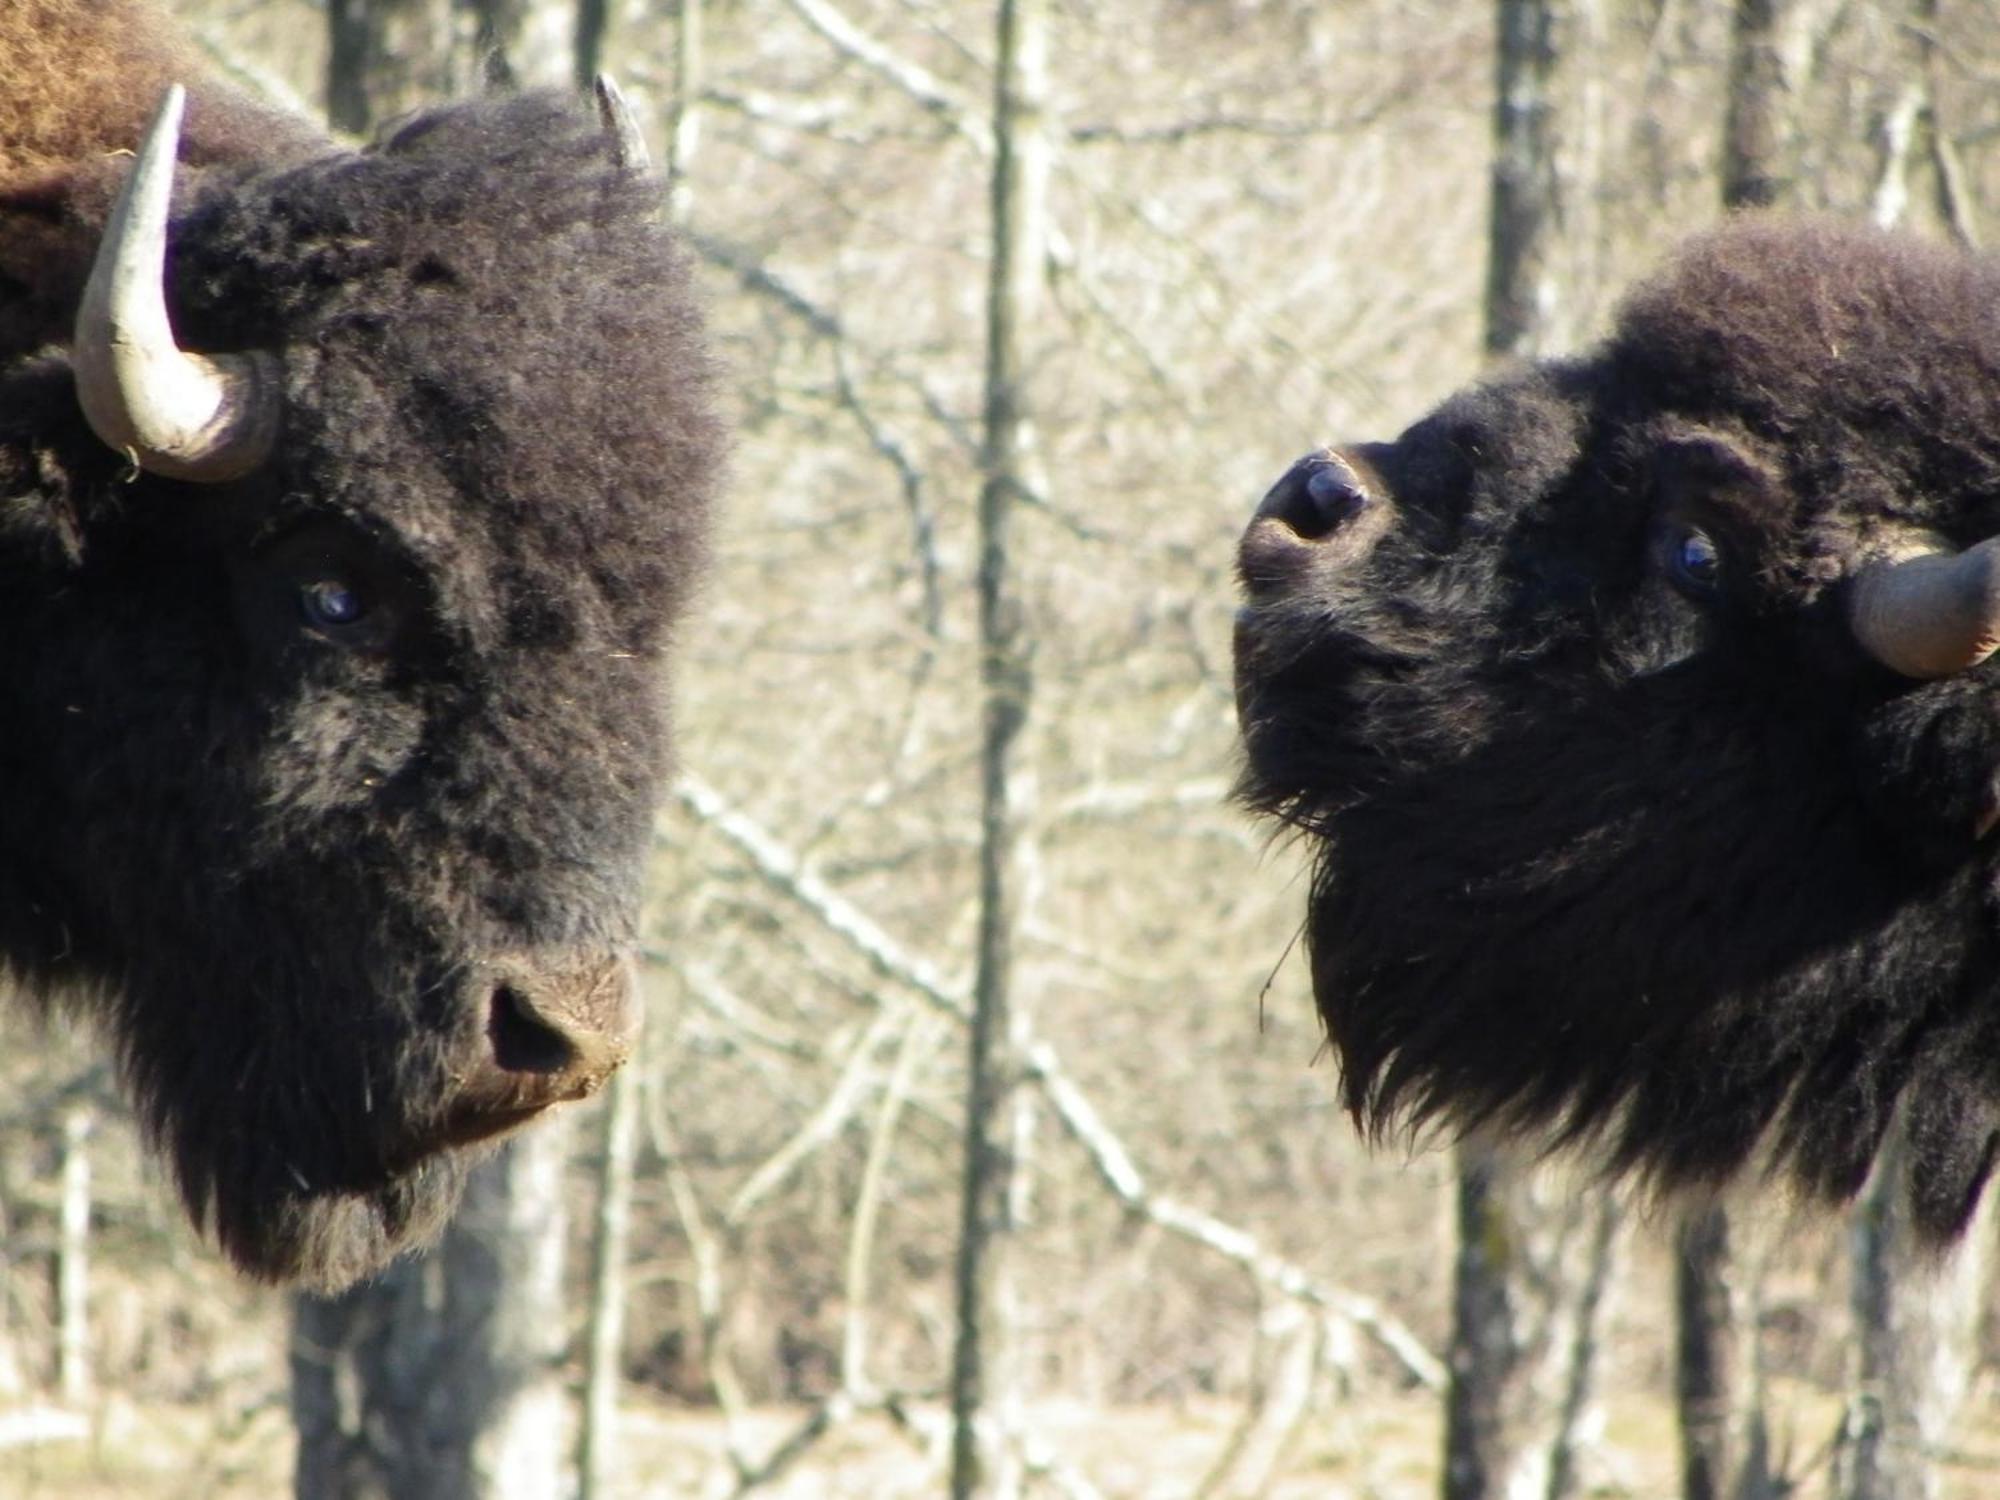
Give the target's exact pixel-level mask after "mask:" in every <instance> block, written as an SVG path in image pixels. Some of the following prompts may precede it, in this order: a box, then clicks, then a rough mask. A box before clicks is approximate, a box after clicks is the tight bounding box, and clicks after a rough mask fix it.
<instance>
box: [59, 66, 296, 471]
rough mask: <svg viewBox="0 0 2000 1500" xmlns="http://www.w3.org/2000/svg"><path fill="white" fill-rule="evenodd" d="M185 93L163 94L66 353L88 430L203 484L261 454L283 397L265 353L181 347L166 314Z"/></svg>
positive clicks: (251, 464) (149, 466)
mask: <svg viewBox="0 0 2000 1500" xmlns="http://www.w3.org/2000/svg"><path fill="white" fill-rule="evenodd" d="M186 100H187V95H186V93H185V91H184V90H183V89H182V88H181V87H180V85H178V84H176V85H174V86H173V87H172V88H169V89H168V90H167V94H166V98H165V99H163V100H162V101H161V102H160V108H159V112H158V113H157V114H155V115H154V116H153V123H152V125H151V126H150V127H149V128H148V130H147V132H146V139H145V141H144V143H143V144H142V145H141V146H140V148H139V154H138V159H137V160H136V161H134V162H133V164H132V172H131V175H130V176H129V177H127V178H126V179H125V186H124V189H123V190H122V191H121V192H120V193H119V195H118V201H117V203H116V204H115V205H114V206H113V208H112V210H111V218H110V221H109V222H108V223H107V224H106V225H105V227H104V238H103V239H102V241H100V242H99V244H98V247H97V260H96V262H95V264H93V265H92V266H91V270H90V282H89V284H88V285H87V286H86V287H85V288H84V293H83V304H82V306H80V307H79V308H78V309H77V314H76V341H75V347H74V349H73V350H72V351H71V359H72V363H73V365H74V369H75V374H76V393H77V400H78V401H79V402H80V403H81V404H82V406H83V414H84V416H85V417H86V418H87V419H88V420H89V422H90V427H91V431H93V432H95V433H96V434H97V435H98V436H99V437H100V438H102V439H103V440H104V441H105V442H106V443H108V444H110V445H111V446H112V447H113V448H116V449H118V450H119V451H120V452H121V453H128V454H130V455H131V456H132V458H133V460H134V462H136V463H137V464H138V465H139V467H140V468H142V469H144V470H146V471H147V472H148V473H151V474H163V475H167V476H168V477H170V478H174V479H189V480H196V481H200V482H204V483H212V482H216V481H220V480H224V479H235V478H237V477H239V476H240V475H243V474H247V473H249V472H250V471H251V470H252V469H255V468H256V467H257V466H258V465H259V464H261V463H263V462H264V460H265V459H266V458H267V457H269V456H270V452H271V449H272V446H273V445H274V444H275V443H276V441H277V436H278V419H279V416H280V413H281V411H282V406H283V401H282V394H281V390H280V385H279V371H278V364H277V361H276V360H275V359H274V358H273V357H272V356H270V355H268V354H263V353H250V354H216V355H207V354H190V353H188V352H186V351H184V350H183V349H181V348H180V347H179V346H178V345H177V344H175V342H174V332H173V327H172V325H171V324H169V322H168V321H167V298H166V284H165V278H166V262H167V208H168V203H169V200H170V199H171V197H172V195H173V185H174V157H175V154H176V152H177V150H178V148H179V145H180V129H181V113H182V111H183V109H184V108H185V106H186Z"/></svg>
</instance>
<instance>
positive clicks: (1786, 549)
mask: <svg viewBox="0 0 2000 1500" xmlns="http://www.w3.org/2000/svg"><path fill="white" fill-rule="evenodd" d="M1995 536H2000V267H1996V266H1994V265H1993V264H1991V263H1990V262H1985V261H1981V260H1976V259H1972V258H1969V257H1965V256H1961V255H1958V254H1955V253H1952V252H1950V251H1947V250H1943V249H1936V248H1929V247H1925V246H1922V245H1919V244H1914V243H1911V242H1908V241H1905V240H1899V239H1895V238H1891V237H1889V236H1886V235H1881V234H1876V233H1872V232H1869V231H1865V230H1860V229H1842V228H1838V227H1833V226H1830V225H1825V224H1784V223H1778V222H1755V221H1746V222H1742V223H1738V224H1736V225H1734V226H1731V227H1729V228H1725V229H1723V230H1721V231H1719V232H1717V233H1715V234H1712V235H1710V236H1709V237H1707V238H1705V239H1702V240H1699V241H1697V242H1696V243H1694V244H1693V245H1692V246H1691V247H1690V248H1689V249H1687V250H1686V251H1685V252H1684V253H1683V254H1682V255H1681V256H1680V257H1679V258H1678V259H1677V260H1676V261H1675V262H1674V263H1673V264H1672V265H1671V266H1670V267H1669V269H1668V270H1667V271H1666V272H1665V273H1664V274H1663V275H1661V276H1660V277H1659V278H1658V279H1656V280H1655V281H1654V282H1653V283H1652V284H1650V285H1648V286H1646V287H1644V288H1642V289H1641V290H1640V291H1638V292H1637V293H1636V294H1635V295H1634V296H1633V297H1631V298H1630V299H1629V301H1628V302H1627V303H1626V305H1625V307H1624V309H1623V311H1622V314H1621V316H1620V318H1619V320H1618V323H1617V326H1616V330H1615V332H1614V333H1613V335H1612V336H1611V338H1610V339H1609V341H1608V342H1606V343H1605V344H1604V345H1603V346H1602V347H1600V348H1598V349H1597V350H1595V351H1594V352H1591V353H1589V354H1587V355H1585V356H1584V357H1582V358H1579V359H1575V360H1570V361H1564V362H1555V363H1546V364H1538V365H1533V366H1530V367H1527V368H1522V369H1518V370H1515V371H1513V372H1511V373H1508V374H1504V375H1501V376H1499V377H1497V378H1495V379H1494V380H1492V381H1490V382H1489V383H1486V384H1484V385H1481V386H1478V387H1476V388H1474V389H1472V390H1470V391H1468V392H1465V393H1463V394H1461V395H1458V396H1455V397H1453V398H1452V399H1451V400H1449V401H1447V402H1446V403H1445V404H1444V405H1442V406H1441V407H1439V408H1438V409H1437V410H1436V411H1435V412H1433V413H1432V414H1431V415H1429V416H1428V417H1426V418H1424V420H1422V421H1421V422H1419V423H1418V424H1417V425H1416V426H1414V427H1412V428H1411V429H1409V430H1408V431H1407V432H1405V433H1404V434H1403V435H1402V436H1401V437H1399V438H1398V439H1396V440H1395V441H1394V442H1390V443H1364V444H1359V445H1354V446H1342V447H1337V448H1330V449H1327V450H1324V451H1322V452H1319V453H1316V454H1313V455H1311V456H1309V457H1307V458H1305V459H1303V460H1301V461H1300V462H1299V463H1298V464H1297V465H1296V466H1294V467H1293V469H1292V470H1291V472H1290V473H1289V474H1287V475H1286V476H1285V477H1284V478H1283V479H1282V480H1280V481H1279V483H1278V485H1277V486H1276V487H1275V488H1274V489H1273V490H1272V491H1271V493H1270V494H1269V495H1268V496H1267V497H1266V499H1265V500H1264V502H1263V504H1262V506H1261V507H1260V508H1259V509H1258V512H1257V515H1256V517H1255V519H1254V520H1253V521H1252V523H1251V525H1250V528H1249V530H1248V532H1247V533H1246V535H1245V537H1244V539H1243V543H1242V550H1241V555H1240V572H1241V577H1242V583H1243V588H1244V592H1245V595H1246V602H1245V605H1244V608H1243V611H1242V613H1241V616H1240V623H1239V633H1238V645H1237V682H1238V694H1239V703H1240V709H1241V719H1242V729H1243V736H1244V742H1245V745H1246V747H1247V752H1248V765H1247V770H1246V772H1245V774H1244V778H1243V785H1242V794H1243V796H1244V798H1245V799H1246V800H1247V801H1248V802H1249V803H1250V804H1251V805H1252V806H1253V807H1255V808H1257V809H1259V810H1261V811H1263V812H1266V813H1268V814H1271V815H1273V816H1274V817H1276V818H1279V819H1281V820H1283V821H1284V822H1286V823H1288V824H1290V825H1292V826H1293V827H1296V828H1298V829H1300V830H1303V831H1304V833H1305V834H1306V835H1308V836H1309V837H1310V838H1311V839H1312V841H1313V842H1314V845H1315V847H1316V850H1317V860H1318V863H1317V870H1316V877H1315V879H1314V882H1313V887H1312V894H1311V897H1310V909H1309V914H1308V917H1307V926H1306V933H1307V938H1308V941H1309V944H1310V951H1311V962H1312V977H1313V986H1314V990H1315V992H1316V995H1317V998H1318V1002H1319V1006H1320V1009H1321V1012H1322V1014H1323V1016H1324V1018H1325V1021H1326V1024H1327V1027H1328V1031H1329V1033H1330V1035H1331V1037H1332V1039H1333V1042H1334V1044H1335V1046H1336V1048H1337V1050H1338V1053H1339V1056H1340V1059H1341V1063H1342V1067H1343V1076H1344V1087H1345V1091H1346V1096H1347V1099H1348V1102H1349V1105H1350V1107H1351V1108H1353V1109H1354V1110H1355V1111H1356V1112H1357V1113H1358V1114H1359V1115H1361V1116H1362V1117H1363V1118H1364V1119H1366V1120H1367V1121H1369V1122H1370V1123H1372V1124H1373V1125H1374V1126H1376V1127H1377V1128H1380V1127H1382V1126H1384V1125H1387V1124H1389V1123H1390V1122H1393V1121H1397V1120H1421V1119H1426V1118H1431V1119H1441V1120H1444V1121H1447V1122H1450V1123H1452V1124H1455V1125H1460V1126H1463V1125H1471V1124H1483V1125H1490V1126H1497V1127H1499V1128H1503V1129H1513V1130H1522V1131H1535V1132H1543V1133H1549V1134H1552V1135H1553V1136H1554V1137H1555V1138H1557V1139H1562V1140H1574V1139H1579V1138H1588V1139H1592V1140H1595V1141H1598V1142H1600V1143H1602V1144H1603V1145H1605V1146H1607V1147H1608V1150H1609V1155H1610V1158H1611V1160H1612V1161H1613V1162H1614V1164H1616V1165H1619V1166H1624V1167H1638V1168H1641V1169H1644V1170H1647V1171H1650V1172H1652V1173H1653V1174H1655V1175H1656V1176H1657V1177H1659V1178H1661V1179H1664V1180H1666V1181H1667V1182H1670V1183H1674V1182H1709V1181H1716V1180H1719V1179H1721V1178H1724V1177H1726V1176H1727V1175H1729V1174H1730V1173H1732V1172H1733V1171H1735V1170H1736V1169H1737V1168H1739V1167H1740V1166H1742V1165H1743V1164H1744V1163H1745V1162H1746V1161H1747V1160H1749V1159H1751V1158H1752V1157H1753V1155H1757V1154H1759V1153H1761V1154H1763V1155H1764V1156H1765V1157H1766V1158H1767V1159H1768V1160H1770V1161H1772V1162H1773V1163H1775V1164H1776V1165H1777V1166H1778V1167H1780V1168H1781V1169H1782V1170H1784V1171H1785V1172H1787V1173H1788V1174H1789V1175H1791V1176H1792V1177H1794V1178H1795V1179H1796V1180H1798V1181H1800V1182H1802V1183H1803V1184H1805V1185H1806V1186H1807V1187H1809V1188H1810V1189H1812V1190H1813V1191H1815V1192H1817V1193H1819V1194H1822V1195H1826V1196H1831V1197H1834V1198H1839V1197H1842V1196H1845V1195H1847V1194H1851V1193H1852V1192H1854V1191H1855V1190H1856V1188H1857V1187H1858V1186H1859V1185H1860V1183H1861V1182H1862V1180H1863V1178H1864V1177H1865V1176H1866V1174H1867V1172H1868V1171H1869V1168H1870V1165H1871V1162H1872V1161H1873V1159H1874V1156H1875V1153H1876V1150H1877V1148H1878V1146H1879V1144H1880V1142H1881V1141H1882V1138H1883V1134H1884V1131H1885V1130H1886V1129H1887V1128H1888V1126H1889V1124H1890V1122H1891V1119H1892V1117H1893V1116H1894V1115H1895V1114H1896V1113H1897V1111H1898V1109H1899V1107H1900V1108H1901V1109H1902V1110H1903V1111H1904V1112H1905V1113H1906V1114H1907V1116H1908V1119H1909V1122H1910V1129H1911V1139H1912V1142H1913V1150H1912V1153H1911V1161H1912V1165H1911V1167H1910V1178H1909V1183H1910V1190H1911V1193H1912V1197H1913V1203H1914V1205H1915V1208H1916V1210H1917V1213H1918V1216H1919V1218H1920V1221H1921V1222H1922V1224H1923V1225H1924V1226H1925V1227H1926V1228H1927V1229H1928V1230H1929V1231H1930V1232H1931V1233H1933V1234H1934V1235H1937V1236H1939V1237H1946V1236H1949V1235H1951V1234H1952V1233H1955V1232H1956V1231H1957V1230H1958V1229H1959V1228H1960V1227H1961V1226H1962V1224H1963V1222H1964V1220H1965V1217H1966V1215H1967V1214H1968V1213H1969V1212H1970V1209H1971V1207H1972V1205H1973V1204H1974V1203H1975V1202H1976V1200H1977V1197H1978V1194H1979V1192H1980V1190H1981V1188H1982V1186H1983V1184H1984V1182H1985V1179H1986V1177H1987V1175H1988V1172H1989V1170H1990V1167H1991V1164H1992V1156H1993V1150H1994V1143H1995V1139H1996V1135H1995V1132H1996V1127H2000V837H1996V836H1995V833H1994V830H1995V824H1996V822H2000V661H1995V660H1993V659H1990V657H1989V653H1991V652H1992V651H1993V648H1994V646H1995V643H1996V641H2000V566H1996V563H1995V561H1994V558H1993V552H1994V550H1995V548H1996V546H2000V544H1996V543H1993V542H1990V541H1989V540H1988V539H1989V538H1993V537H1995Z"/></svg>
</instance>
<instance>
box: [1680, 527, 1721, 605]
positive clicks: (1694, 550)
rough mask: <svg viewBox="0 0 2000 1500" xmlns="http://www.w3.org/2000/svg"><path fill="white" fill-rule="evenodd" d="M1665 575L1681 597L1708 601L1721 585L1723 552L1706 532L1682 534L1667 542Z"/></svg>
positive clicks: (1685, 532)
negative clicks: (1680, 593)
mask: <svg viewBox="0 0 2000 1500" xmlns="http://www.w3.org/2000/svg"><path fill="white" fill-rule="evenodd" d="M1667 572H1668V575H1669V576H1670V577H1671V578H1672V579H1673V581H1674V584H1675V586H1676V587H1677V588H1679V589H1680V591H1681V592H1682V593H1684V594H1687V595H1690V596H1691V597H1693V598H1697V599H1706V598H1709V597H1710V596H1712V595H1713V594H1714V593H1715V591H1716V589H1717V588H1718V587H1719V586H1720V585H1721V583H1722V549H1721V548H1719V547H1717V546H1716V545H1715V542H1714V540H1713V539H1712V538H1711V537H1710V536H1709V534H1708V533H1707V532H1705V531H1695V530H1688V531H1683V532H1681V533H1679V534H1678V535H1676V536H1674V537H1671V538H1670V539H1669V540H1668V543H1667Z"/></svg>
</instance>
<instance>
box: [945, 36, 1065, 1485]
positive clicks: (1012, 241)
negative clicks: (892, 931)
mask: <svg viewBox="0 0 2000 1500" xmlns="http://www.w3.org/2000/svg"><path fill="white" fill-rule="evenodd" d="M1047 24H1048V23H1047V15H1046V11H1045V9H1044V0H1000V6H999V35H998V45H997V47H996V49H995V58H996V62H995V68H994V73H995V82H994V108H993V137H994V146H995V155H994V165H993V187H992V205H993V207H992V233H993V252H992V265H991V269H990V273H989V284H988V291H987V303H986V306H987V321H986V337H987V344H986V425H985V440H984V444H983V449H982V454H981V467H982V470H983V475H982V481H981V485H980V491H979V642H980V680H981V685H982V689H983V701H984V719H985V723H984V733H983V739H982V749H981V756H980V769H981V810H980V849H979V937H978V944H979V947H978V953H977V955H976V958H975V964H974V982H973V1011H972V1021H971V1026H970V1032H971V1049H970V1061H969V1072H968V1078H967V1087H966V1122H965V1168H964V1184H963V1201H962V1213H961V1220H960V1230H959V1247H958V1262H957V1276H956V1283H957V1285H956V1294H957V1320H958V1327H957V1346H956V1348H955V1350H954V1352H953V1358H952V1375H951V1409H952V1465H951V1493H952V1496H953V1500H971V1497H972V1496H974V1495H986V1496H989V1497H1006V1496H1011V1495H1013V1494H1015V1493H1016V1492H1017V1491H1018V1489H1019V1482H1020V1475H1019V1465H1018V1462H1017V1460H1016V1459H1015V1457H1014V1456H1013V1454H1012V1453H1011V1451H1010V1448H1009V1445H1008V1444H1007V1443H1006V1442H1005V1441H1004V1438H1003V1435H1002V1433H1001V1432H1000V1431H999V1423H998V1422H997V1421H996V1420H995V1416H994V1406H995V1405H996V1403H999V1402H1001V1401H1002V1400H1003V1399H1004V1398H1005V1396H1006V1393H1007V1391H1008V1389H1009V1387H1010V1386H1011V1385H1012V1384H1013V1371H1012V1369H1011V1361H1010V1359H1009V1358H1008V1356H1009V1354H1010V1352H1011V1351H1010V1349H1009V1347H1008V1346H1009V1343H1010V1340H1011V1336H1012V1329H1011V1326H1010V1325H1011V1323H1012V1321H1013V1320H1012V1305H1011V1297H1012V1288H1011V1286H1010V1278H1009V1276H1008V1266H1007V1259H1008V1253H1009V1250H1010V1246H1009V1244H1008V1239H1009V1234H1010V1231H1011V1229H1012V1227H1013V1226H1012V1222H1011V1215H1010V1210H1011V1208H1012V1205H1013V1204H1014V1202H1015V1193H1016V1191H1017V1184H1016V1183H1015V1181H1014V1168H1015V1161H1014V1148H1015V1141H1014V1133H1015V1131H1016V1129H1017V1121H1016V1118H1015V1108H1014V1104H1015V1099H1014V1094H1015V1090H1016V1088H1017V1087H1018V1084H1019V1075H1020V1060H1019V1056H1018V1048H1017V1047H1016V1044H1015V1023H1014V1007H1013V1000H1014V997H1013V994H1012V969H1013V945H1014V930H1015V876H1016V872H1015V869H1014V860H1015V841H1016V837H1017V830H1016V826H1015V809H1014V807H1013V805H1012V790H1013V789H1012V786H1011V757H1012V752H1013V746H1014V741H1015V738H1016V736H1017V735H1018V734H1019V732H1020V729H1021V725H1022V722H1023V720H1024V719H1025V718H1026V716H1027V711H1028V698H1029V683H1028V666H1027V655H1026V641H1025V640H1024V638H1023V629H1022V619H1021V601H1020V599H1019V597H1018V593H1017V591H1016V587H1015V584H1014V580H1013V576H1012V571H1011V559H1010V557H1009V550H1008V549H1009V528H1010V524H1011V521H1012V517H1013V512H1014V508H1015V500H1016V498H1017V496H1018V494H1019V492H1020V491H1021V490H1022V489H1023V488H1024V487H1025V486H1024V466H1025V465H1026V464H1027V462H1028V459H1029V447H1030V443H1031V441H1032V432H1031V428H1030V425H1029V421H1028V403H1027V399H1026V381H1027V354H1026V332H1027V328H1028V326H1029V324H1030V322H1031V321H1032V318H1033V315H1034V309H1035V304H1036V301H1037V298H1038V292H1039V289H1040V285H1041V278H1042V258H1043V249H1042V247H1043V229H1042V218H1043V213H1044V201H1045V198H1046V193H1047V175H1048V161H1047V148H1046V138H1045V135H1044V131H1043V122H1042V119H1041V112H1042V109H1043V100H1044V97H1045V89H1046V72H1047V49H1048V39H1047Z"/></svg>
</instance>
